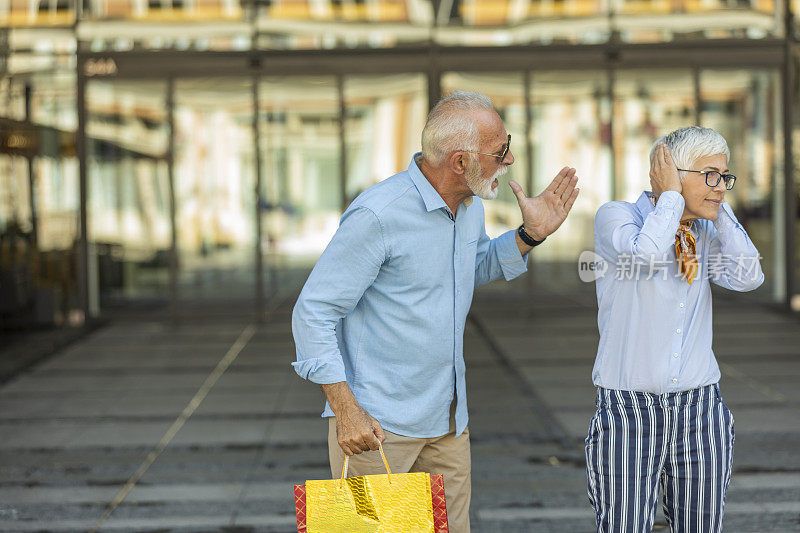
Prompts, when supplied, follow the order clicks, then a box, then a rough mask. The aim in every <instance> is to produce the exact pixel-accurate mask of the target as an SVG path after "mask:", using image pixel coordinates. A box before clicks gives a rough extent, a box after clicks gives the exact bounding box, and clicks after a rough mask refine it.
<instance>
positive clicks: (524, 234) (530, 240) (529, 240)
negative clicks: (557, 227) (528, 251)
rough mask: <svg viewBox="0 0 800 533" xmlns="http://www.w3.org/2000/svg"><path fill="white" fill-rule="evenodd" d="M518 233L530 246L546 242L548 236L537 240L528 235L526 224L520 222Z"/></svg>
mask: <svg viewBox="0 0 800 533" xmlns="http://www.w3.org/2000/svg"><path fill="white" fill-rule="evenodd" d="M517 235H519V238H520V239H522V242H524V243H525V244H527V245H528V246H539V245H540V244H542V243H543V242H544V239H546V238H547V237H545V238H544V239H542V240H541V241H537V240H536V239H534V238H533V237H531V236H530V235H528V233H527V232H526V231H525V226H524V225H523V224H520V226H519V229H517Z"/></svg>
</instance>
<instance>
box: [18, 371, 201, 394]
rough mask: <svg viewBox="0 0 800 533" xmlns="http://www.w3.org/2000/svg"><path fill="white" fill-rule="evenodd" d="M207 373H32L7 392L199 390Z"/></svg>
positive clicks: (23, 377)
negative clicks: (65, 374)
mask: <svg viewBox="0 0 800 533" xmlns="http://www.w3.org/2000/svg"><path fill="white" fill-rule="evenodd" d="M207 375H208V373H207V372H191V373H190V372H186V373H181V374H176V375H165V374H125V373H122V374H111V375H99V376H98V375H95V376H92V375H83V374H81V375H73V376H70V377H69V379H64V378H63V377H61V376H50V375H48V376H37V375H34V374H28V375H25V376H22V377H20V378H19V379H16V380H14V381H13V382H11V383H8V384H7V385H6V386H5V387H4V390H5V391H7V392H28V393H39V392H53V391H59V392H72V391H75V392H79V391H90V390H97V391H120V392H122V391H128V390H144V389H146V390H151V391H157V390H163V389H173V390H174V389H185V388H195V389H197V388H199V387H200V385H201V384H202V383H203V381H204V380H205V378H206V376H207Z"/></svg>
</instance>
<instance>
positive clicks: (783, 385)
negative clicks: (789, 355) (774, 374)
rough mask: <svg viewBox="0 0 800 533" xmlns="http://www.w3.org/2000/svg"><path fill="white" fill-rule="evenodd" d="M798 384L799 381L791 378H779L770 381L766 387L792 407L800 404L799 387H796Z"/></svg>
mask: <svg viewBox="0 0 800 533" xmlns="http://www.w3.org/2000/svg"><path fill="white" fill-rule="evenodd" d="M798 382H800V380H798V379H797V378H795V377H793V376H790V377H780V378H773V379H770V380H769V384H768V386H769V387H770V389H772V390H774V391H775V392H777V393H778V394H780V395H781V396H782V397H784V398H786V399H787V400H788V401H790V402H792V403H793V404H794V405H798V404H800V386H798Z"/></svg>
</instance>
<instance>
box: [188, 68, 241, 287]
mask: <svg viewBox="0 0 800 533" xmlns="http://www.w3.org/2000/svg"><path fill="white" fill-rule="evenodd" d="M251 83H252V81H251V79H250V78H235V77H231V78H196V79H185V80H183V79H182V80H177V81H176V83H175V197H176V204H177V217H176V221H175V222H176V225H177V228H178V250H179V262H180V281H181V283H182V284H183V287H182V290H183V292H184V293H185V294H189V295H190V296H193V297H203V298H219V297H223V296H224V297H230V296H233V295H247V294H253V287H254V275H253V273H254V266H253V265H254V261H255V259H254V258H255V255H254V253H253V246H254V242H255V196H254V188H255V181H254V177H255V158H254V150H255V148H254V145H253V134H252V123H253V115H252V113H253V98H252V85H251ZM223 286H224V287H225V291H226V292H227V294H224V295H223V294H221V293H220V289H221V288H222V287H223Z"/></svg>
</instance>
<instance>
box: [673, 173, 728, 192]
mask: <svg viewBox="0 0 800 533" xmlns="http://www.w3.org/2000/svg"><path fill="white" fill-rule="evenodd" d="M678 170H680V171H681V172H697V173H698V174H705V175H706V185H708V186H709V187H711V188H712V189H713V188H714V187H716V186H717V185H719V180H725V188H726V189H727V190H731V189H733V184H734V183H736V176H734V175H733V174H722V173H720V172H717V171H716V170H684V169H682V168H679V169H678Z"/></svg>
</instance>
